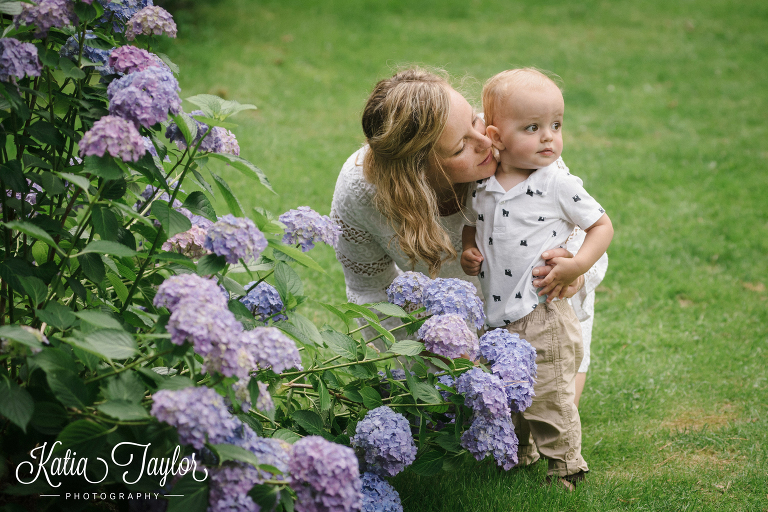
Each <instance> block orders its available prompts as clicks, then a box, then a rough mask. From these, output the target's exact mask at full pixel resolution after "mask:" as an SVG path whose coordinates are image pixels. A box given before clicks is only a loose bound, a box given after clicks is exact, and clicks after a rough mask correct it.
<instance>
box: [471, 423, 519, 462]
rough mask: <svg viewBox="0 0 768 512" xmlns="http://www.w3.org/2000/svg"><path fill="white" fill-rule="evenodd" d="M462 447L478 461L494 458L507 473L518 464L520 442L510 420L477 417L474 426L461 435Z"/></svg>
mask: <svg viewBox="0 0 768 512" xmlns="http://www.w3.org/2000/svg"><path fill="white" fill-rule="evenodd" d="M461 446H463V447H464V448H466V449H467V450H469V452H470V453H471V454H472V455H474V456H475V459H477V460H483V459H484V458H486V457H487V456H489V455H490V456H492V457H493V458H494V459H495V460H496V464H497V465H499V466H501V467H503V468H504V469H505V470H507V471H508V470H510V469H512V468H513V467H514V466H515V465H516V464H517V447H518V440H517V436H516V435H515V428H514V426H513V425H512V422H511V420H510V419H509V418H489V417H487V416H483V415H477V416H475V419H474V421H472V426H471V427H469V429H468V430H466V431H465V432H464V433H463V434H462V435H461Z"/></svg>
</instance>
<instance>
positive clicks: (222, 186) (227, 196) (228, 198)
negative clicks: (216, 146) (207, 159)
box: [208, 153, 245, 217]
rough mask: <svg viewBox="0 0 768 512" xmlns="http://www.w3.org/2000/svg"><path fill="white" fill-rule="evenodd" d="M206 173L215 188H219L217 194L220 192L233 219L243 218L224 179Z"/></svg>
mask: <svg viewBox="0 0 768 512" xmlns="http://www.w3.org/2000/svg"><path fill="white" fill-rule="evenodd" d="M210 154H211V155H216V154H218V153H210ZM208 172H209V173H210V174H211V176H212V177H213V181H214V182H215V183H216V186H217V187H218V188H219V192H221V195H222V196H224V201H225V202H226V203H227V206H228V207H229V211H230V212H231V213H232V215H234V216H235V217H244V216H245V215H244V214H243V207H242V206H241V205H240V201H239V200H238V199H237V197H235V194H234V192H232V189H230V188H229V185H228V184H227V182H226V181H224V179H223V178H222V177H221V176H219V175H218V174H216V173H214V172H213V171H211V170H210V169H209V170H208Z"/></svg>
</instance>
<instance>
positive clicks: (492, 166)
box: [430, 89, 496, 191]
mask: <svg viewBox="0 0 768 512" xmlns="http://www.w3.org/2000/svg"><path fill="white" fill-rule="evenodd" d="M450 98H451V99H450V101H451V111H450V113H449V114H448V121H447V122H446V124H445V130H444V131H443V134H442V135H441V136H440V138H439V139H438V141H437V144H436V145H435V153H436V155H437V161H438V162H439V166H440V167H442V169H443V171H444V172H445V175H444V174H443V173H442V172H440V168H439V167H438V165H437V164H438V162H432V164H431V165H430V171H431V177H432V179H431V181H432V182H433V183H432V185H433V187H434V188H435V189H436V190H437V191H440V190H442V189H446V188H450V186H451V185H453V184H457V183H469V182H472V181H477V180H481V179H485V178H488V177H490V176H492V175H493V174H494V173H495V172H496V160H495V159H494V158H493V148H492V146H491V139H489V138H488V137H486V135H485V123H484V122H483V120H482V119H480V117H478V115H477V113H476V112H475V111H474V109H473V108H472V107H471V106H470V104H469V103H468V102H467V100H465V99H464V96H462V95H461V94H459V93H458V92H456V91H455V90H453V89H450ZM446 175H447V178H448V181H446Z"/></svg>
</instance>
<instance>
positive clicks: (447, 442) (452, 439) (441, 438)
mask: <svg viewBox="0 0 768 512" xmlns="http://www.w3.org/2000/svg"><path fill="white" fill-rule="evenodd" d="M435 441H436V442H437V445H438V446H439V447H440V448H442V449H444V450H445V451H448V452H460V451H461V449H462V448H461V444H459V440H458V439H456V436H455V435H453V434H451V433H449V432H445V433H442V434H441V435H438V436H437V438H436V439H435Z"/></svg>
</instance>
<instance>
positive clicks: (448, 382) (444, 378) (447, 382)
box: [435, 375, 456, 400]
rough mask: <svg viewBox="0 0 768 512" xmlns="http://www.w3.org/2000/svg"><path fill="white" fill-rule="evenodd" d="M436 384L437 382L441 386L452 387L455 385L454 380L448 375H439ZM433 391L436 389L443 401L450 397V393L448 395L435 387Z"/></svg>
mask: <svg viewBox="0 0 768 512" xmlns="http://www.w3.org/2000/svg"><path fill="white" fill-rule="evenodd" d="M437 382H439V383H440V384H442V385H443V386H448V387H454V386H455V384H456V379H454V378H453V377H451V376H450V375H441V376H439V377H438V378H437ZM435 389H437V390H438V391H439V392H440V396H442V397H443V400H448V397H449V396H451V393H449V392H448V391H443V390H442V389H441V388H439V387H437V386H435Z"/></svg>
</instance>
